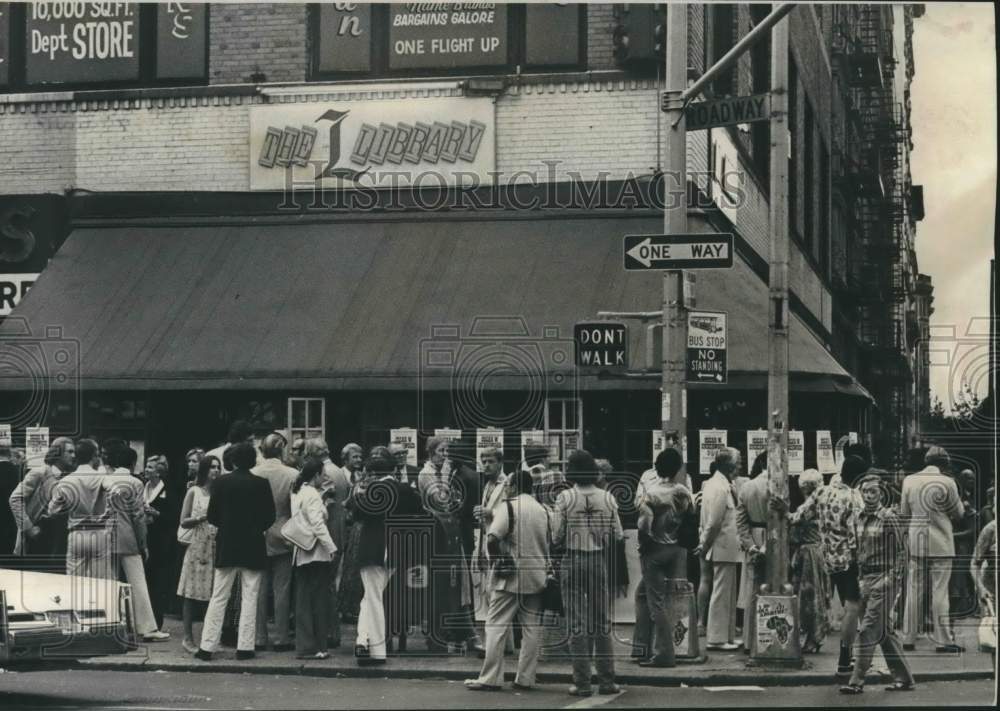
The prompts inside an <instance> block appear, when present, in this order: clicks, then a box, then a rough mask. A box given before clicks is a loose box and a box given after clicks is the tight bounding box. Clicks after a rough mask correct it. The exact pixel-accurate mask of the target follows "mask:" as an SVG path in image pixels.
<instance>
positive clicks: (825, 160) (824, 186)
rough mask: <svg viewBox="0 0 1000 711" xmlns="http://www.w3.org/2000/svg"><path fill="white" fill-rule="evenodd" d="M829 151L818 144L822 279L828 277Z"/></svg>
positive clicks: (820, 264) (820, 263)
mask: <svg viewBox="0 0 1000 711" xmlns="http://www.w3.org/2000/svg"><path fill="white" fill-rule="evenodd" d="M830 199H831V197H830V152H829V151H828V150H827V149H826V145H825V144H824V143H823V141H822V140H821V141H820V145H819V266H820V273H821V274H822V275H823V278H824V279H829V278H830Z"/></svg>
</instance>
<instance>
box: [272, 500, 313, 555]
mask: <svg viewBox="0 0 1000 711" xmlns="http://www.w3.org/2000/svg"><path fill="white" fill-rule="evenodd" d="M304 510H305V506H304V505H303V506H300V507H299V510H298V511H296V512H295V515H293V516H292V517H291V518H290V519H288V520H287V521H285V523H284V524H283V525H282V526H281V537H282V538H284V539H285V540H286V541H288V542H289V543H291V544H292V545H293V546H295V547H296V548H298V549H300V550H302V551H305V552H308V551H311V550H312V549H313V548H315V547H316V543H317V542H318V540H319V539H318V538H316V534H315V533H313V530H312V527H311V526H310V525H309V522H308V521H307V520H306V516H305V513H304Z"/></svg>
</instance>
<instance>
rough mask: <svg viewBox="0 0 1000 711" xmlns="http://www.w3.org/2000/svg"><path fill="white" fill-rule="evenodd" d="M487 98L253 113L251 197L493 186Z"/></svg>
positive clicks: (492, 146) (303, 106) (323, 104)
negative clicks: (268, 193) (322, 191)
mask: <svg viewBox="0 0 1000 711" xmlns="http://www.w3.org/2000/svg"><path fill="white" fill-rule="evenodd" d="M494 136H495V109H494V105H493V101H492V99H489V98H481V99H480V98H474V99H467V98H442V99H406V100H386V101H356V102H351V101H344V102H317V103H310V104H299V105H287V104H285V105H270V106H253V107H251V109H250V189H251V190H286V189H293V190H312V189H315V188H316V187H328V188H348V189H349V188H358V187H368V188H371V187H375V188H383V187H384V188H392V187H411V186H412V187H432V188H433V187H442V186H451V185H470V184H485V183H490V182H492V176H491V172H492V171H493V170H494V169H495V167H496V151H495V139H494Z"/></svg>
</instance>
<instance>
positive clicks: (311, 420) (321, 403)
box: [288, 397, 326, 440]
mask: <svg viewBox="0 0 1000 711" xmlns="http://www.w3.org/2000/svg"><path fill="white" fill-rule="evenodd" d="M288 428H289V432H290V434H291V436H292V440H296V439H300V438H301V439H309V438H310V437H323V436H325V432H326V400H325V399H324V398H321V397H290V398H288Z"/></svg>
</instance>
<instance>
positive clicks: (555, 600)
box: [542, 512, 565, 615]
mask: <svg viewBox="0 0 1000 711" xmlns="http://www.w3.org/2000/svg"><path fill="white" fill-rule="evenodd" d="M545 527H546V529H548V542H549V545H550V546H551V545H552V521H551V519H550V518H549V515H548V512H546V514H545ZM545 568H546V570H545V587H544V588H542V612H543V613H544V612H546V611H548V612H554V613H556V614H557V615H563V614H565V610H564V609H563V596H562V584H561V583H560V582H559V577H558V576H557V575H556V571H555V567H554V566H553V565H552V557H551V556H550V555H546V556H545Z"/></svg>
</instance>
